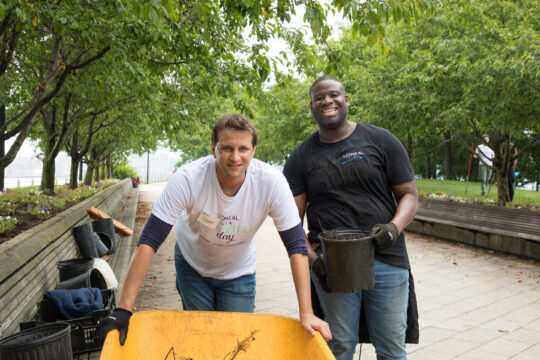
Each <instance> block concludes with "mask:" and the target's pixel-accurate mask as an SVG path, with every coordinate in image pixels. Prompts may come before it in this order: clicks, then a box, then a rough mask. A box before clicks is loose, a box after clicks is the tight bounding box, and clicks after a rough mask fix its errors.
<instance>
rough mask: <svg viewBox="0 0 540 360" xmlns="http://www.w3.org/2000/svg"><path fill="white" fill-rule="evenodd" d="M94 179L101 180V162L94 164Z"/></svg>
mask: <svg viewBox="0 0 540 360" xmlns="http://www.w3.org/2000/svg"><path fill="white" fill-rule="evenodd" d="M94 181H95V182H99V162H96V165H95V166H94Z"/></svg>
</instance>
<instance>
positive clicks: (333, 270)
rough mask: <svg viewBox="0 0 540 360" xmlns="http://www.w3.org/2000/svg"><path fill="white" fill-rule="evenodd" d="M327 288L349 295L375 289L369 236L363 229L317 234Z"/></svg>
mask: <svg viewBox="0 0 540 360" xmlns="http://www.w3.org/2000/svg"><path fill="white" fill-rule="evenodd" d="M319 240H321V244H322V249H323V255H324V264H325V266H326V272H327V281H328V285H329V286H330V288H331V289H332V290H333V291H334V292H338V293H352V292H356V291H360V290H369V289H373V287H374V286H375V273H374V269H373V266H374V250H373V237H372V236H371V235H370V232H369V231H366V230H354V229H347V230H329V231H324V232H321V233H319Z"/></svg>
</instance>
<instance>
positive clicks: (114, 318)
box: [98, 308, 132, 345]
mask: <svg viewBox="0 0 540 360" xmlns="http://www.w3.org/2000/svg"><path fill="white" fill-rule="evenodd" d="M131 314H132V313H131V311H129V310H126V309H122V308H116V309H114V310H113V312H112V313H111V314H110V315H109V316H107V317H106V318H105V319H103V321H102V322H101V324H100V325H99V328H98V336H100V337H103V338H104V337H105V336H107V334H108V333H109V331H111V330H113V329H118V330H120V345H124V343H125V342H126V338H127V332H128V326H129V318H130V317H131Z"/></svg>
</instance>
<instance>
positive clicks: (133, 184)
mask: <svg viewBox="0 0 540 360" xmlns="http://www.w3.org/2000/svg"><path fill="white" fill-rule="evenodd" d="M131 185H132V186H133V188H136V187H137V186H138V184H137V179H135V178H133V177H132V178H131Z"/></svg>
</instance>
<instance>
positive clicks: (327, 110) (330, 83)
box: [310, 79, 349, 130]
mask: <svg viewBox="0 0 540 360" xmlns="http://www.w3.org/2000/svg"><path fill="white" fill-rule="evenodd" d="M348 105H349V97H348V96H347V95H345V88H344V87H343V84H341V83H340V82H339V81H336V80H331V79H328V80H322V81H319V82H318V83H316V84H315V85H314V86H313V88H312V89H311V101H310V106H311V113H312V114H313V117H314V118H315V121H317V124H319V127H320V128H322V129H325V130H335V129H337V128H339V127H340V126H343V125H344V124H346V120H347V106H348Z"/></svg>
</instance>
